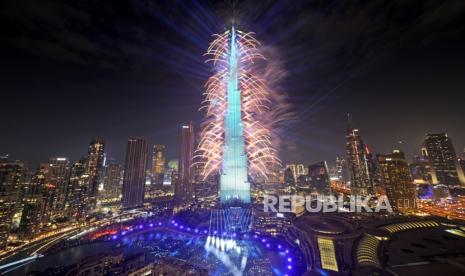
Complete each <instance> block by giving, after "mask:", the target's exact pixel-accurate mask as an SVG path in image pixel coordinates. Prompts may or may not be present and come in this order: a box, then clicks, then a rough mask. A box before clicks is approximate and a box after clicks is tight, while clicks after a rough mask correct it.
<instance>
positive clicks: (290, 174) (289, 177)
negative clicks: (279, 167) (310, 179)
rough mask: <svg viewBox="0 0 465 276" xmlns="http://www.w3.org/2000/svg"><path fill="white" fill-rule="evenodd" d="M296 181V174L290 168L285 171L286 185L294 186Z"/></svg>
mask: <svg viewBox="0 0 465 276" xmlns="http://www.w3.org/2000/svg"><path fill="white" fill-rule="evenodd" d="M295 182H296V179H295V178H294V173H293V172H292V170H291V168H290V167H288V168H287V169H285V170H284V183H285V184H286V185H287V186H294V185H295Z"/></svg>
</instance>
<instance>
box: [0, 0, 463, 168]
mask: <svg viewBox="0 0 465 276" xmlns="http://www.w3.org/2000/svg"><path fill="white" fill-rule="evenodd" d="M355 2H356V1H355ZM355 2H353V3H352V2H351V3H350V4H346V5H341V4H336V3H332V2H328V3H326V4H314V3H303V2H302V3H296V4H294V5H289V6H286V5H282V6H280V5H279V4H277V2H276V3H272V2H270V4H269V6H268V7H267V8H266V9H265V8H261V7H260V6H261V3H258V2H253V1H252V2H249V3H248V4H241V5H238V7H237V8H239V9H241V8H242V9H241V10H248V12H243V13H241V14H240V16H239V19H240V20H238V21H239V22H238V24H243V25H246V27H247V28H246V29H252V30H254V31H255V32H256V33H257V38H258V39H259V40H260V41H262V42H263V44H264V45H265V46H266V47H267V49H268V51H270V53H271V54H272V55H273V58H274V59H275V60H277V61H279V62H278V64H277V67H279V68H283V70H282V71H280V72H281V73H282V75H283V76H282V77H283V78H282V81H281V85H280V88H281V89H282V90H283V91H284V92H286V94H287V95H288V100H289V103H290V104H292V106H293V110H295V111H296V113H297V115H298V116H296V117H298V120H295V122H291V123H290V124H289V126H288V127H289V129H287V130H286V131H285V136H284V138H285V140H286V141H290V142H291V144H284V145H282V147H280V148H281V149H282V150H281V152H282V155H283V156H281V158H282V159H283V161H284V162H285V163H288V162H293V161H294V160H295V161H300V162H303V163H306V164H311V163H314V162H318V161H320V160H327V161H328V162H330V163H331V162H333V161H332V159H334V156H341V155H342V154H343V153H344V149H343V148H342V147H343V145H344V143H345V141H344V139H343V138H341V136H340V133H344V132H345V129H346V123H345V120H344V118H345V114H346V113H351V114H353V117H354V122H355V124H356V126H357V127H358V128H359V129H360V131H361V135H363V137H364V139H365V140H366V143H367V144H368V145H369V146H370V147H372V148H373V150H374V151H376V152H389V151H391V150H392V149H393V148H397V147H401V148H402V150H403V152H405V154H406V155H407V158H408V159H410V157H411V156H412V155H413V153H414V152H419V150H420V148H419V145H420V143H421V141H422V140H423V136H424V135H425V133H439V132H447V133H448V134H449V136H450V137H452V139H453V142H454V144H455V147H456V149H457V153H462V152H463V149H464V147H465V133H464V131H463V130H462V129H461V124H460V120H457V119H456V118H463V117H465V114H464V113H463V112H465V111H463V110H464V109H463V108H462V104H461V103H463V102H464V98H463V97H464V94H463V93H461V91H463V89H464V87H465V83H464V81H463V78H462V77H461V76H463V74H464V70H465V69H464V66H463V60H464V56H463V55H464V54H463V51H462V50H461V49H463V48H464V47H463V46H464V44H465V42H464V39H463V37H465V36H463V35H462V34H463V33H464V28H463V26H464V25H465V24H461V23H463V18H460V17H459V16H458V15H459V14H460V11H462V10H463V6H462V4H457V7H453V6H452V5H453V3H440V2H439V1H427V2H428V3H429V9H426V8H424V9H423V8H421V7H422V5H421V4H420V1H419V2H416V1H413V2H412V3H410V4H405V6H404V8H405V12H406V13H408V12H410V13H411V14H410V16H411V18H412V19H406V18H403V16H402V15H403V13H399V15H389V14H388V13H387V11H388V10H389V8H392V9H395V8H396V7H397V6H398V5H399V3H397V2H396V1H380V2H377V3H375V4H373V5H371V6H366V7H363V8H360V10H359V8H358V7H357V5H356V3H355ZM24 5H25V4H24V3H23V2H21V1H15V3H10V4H9V13H8V15H7V16H5V17H2V19H1V20H2V22H3V21H4V23H5V24H2V26H3V28H6V29H7V32H6V42H7V43H5V44H2V45H1V47H2V51H0V54H1V55H2V61H4V63H3V64H4V65H3V66H2V71H1V73H2V74H0V77H1V78H2V79H1V80H2V81H1V82H0V85H1V86H0V90H2V91H5V92H6V93H5V96H6V98H5V102H8V103H9V104H8V105H6V106H5V108H6V109H5V113H6V114H18V115H16V116H12V119H11V120H10V121H8V122H6V126H5V127H6V128H7V129H8V132H6V134H5V135H2V137H0V154H6V153H9V154H10V156H12V157H14V158H16V159H21V160H27V161H28V165H29V166H36V165H37V164H39V163H40V161H43V160H42V159H43V158H44V157H43V156H61V155H64V156H67V157H69V158H70V159H73V160H74V159H77V158H80V157H81V155H82V153H81V152H82V148H81V146H79V145H84V144H86V143H87V142H88V140H89V139H91V138H92V137H103V138H104V139H105V140H106V143H107V145H106V146H107V149H108V153H109V155H110V156H113V157H114V158H116V159H117V160H123V159H124V148H125V142H126V139H127V137H129V136H132V135H136V136H144V137H146V138H147V140H148V141H149V143H150V144H152V143H156V144H164V145H166V147H167V157H168V159H174V158H175V157H176V156H177V155H178V154H177V151H178V149H177V148H178V147H177V146H176V145H175V144H174V143H173V141H175V139H173V137H176V136H177V133H176V132H177V128H178V126H179V125H180V124H182V123H183V122H184V121H185V120H186V118H187V119H192V120H193V121H194V124H195V126H196V127H198V125H199V123H200V121H201V114H199V113H198V112H197V109H198V103H199V102H200V101H201V97H202V95H201V94H202V83H204V81H205V80H206V79H207V78H208V73H209V72H208V66H207V65H205V64H203V59H202V53H203V52H204V50H205V49H206V47H207V45H208V42H209V41H210V37H209V34H211V33H217V32H220V31H222V30H224V28H225V27H226V26H225V25H226V22H223V19H222V18H221V19H220V18H219V16H218V11H220V14H221V12H222V11H223V12H225V11H224V10H227V9H224V8H221V7H219V6H217V5H213V4H211V5H207V6H205V7H203V8H204V9H205V12H206V15H204V16H201V15H199V14H201V13H199V10H198V9H199V8H198V7H197V8H196V7H190V6H189V5H188V4H187V6H186V5H182V4H179V6H176V5H175V6H171V7H165V8H164V9H165V10H163V12H161V10H162V8H161V7H159V6H157V5H155V6H154V5H149V8H148V10H150V11H152V12H151V13H147V12H146V11H145V10H144V9H143V8H142V7H141V6H140V5H139V4H137V3H126V4H121V5H115V6H113V7H112V8H110V11H111V12H110V13H108V14H107V13H103V14H99V16H101V17H102V18H105V19H106V20H108V22H109V23H102V24H97V25H96V26H94V28H95V31H92V30H89V29H88V28H86V26H87V25H86V24H87V23H86V21H85V18H94V17H95V16H96V13H95V12H92V11H89V10H87V9H85V8H84V7H82V6H80V5H72V4H64V6H59V5H58V6H57V5H55V4H51V3H50V4H46V5H45V6H44V7H40V6H36V5H35V4H31V5H32V6H30V7H31V8H29V9H27V10H28V12H27V13H21V11H22V10H24V9H23V6H24ZM273 7H274V8H273ZM41 8H50V9H51V10H56V11H57V12H58V13H59V14H61V16H58V17H57V18H55V19H54V20H55V21H51V22H49V21H47V18H46V17H43V14H42V13H40V10H41ZM66 8H69V9H66ZM192 9H193V10H194V11H197V12H194V13H191V12H189V11H190V10H192ZM196 9H197V10H196ZM300 10H302V11H303V10H305V11H306V13H308V14H309V16H308V17H303V16H300V17H299V15H301V12H300ZM324 10H331V11H333V12H332V13H331V15H328V14H326V13H324ZM357 10H359V12H356V11H357ZM453 10H456V11H457V12H456V13H453V12H452V11H453ZM71 11H75V12H77V14H81V15H82V17H76V16H74V17H73V16H69V17H66V16H65V15H66V13H67V12H71ZM346 11H347V12H349V13H350V14H352V16H353V17H354V18H356V19H357V20H354V23H352V24H345V23H346V22H344V18H343V14H344V12H346ZM431 11H438V14H439V15H438V16H437V17H434V16H433V14H434V13H433V12H431ZM370 12H372V13H373V14H374V15H372V16H369V15H368V14H370ZM19 13H21V16H16V17H15V16H13V15H15V14H19ZM226 13H227V12H226ZM280 13H285V14H287V16H288V17H286V18H294V17H297V18H301V19H299V20H297V21H295V22H289V21H287V20H285V18H284V17H280V16H272V15H277V14H280ZM113 14H127V21H126V22H127V24H128V25H127V26H125V27H121V28H122V29H123V30H128V29H130V28H136V29H137V30H138V31H139V32H141V33H142V34H144V36H143V37H145V38H146V39H147V40H148V42H144V41H143V40H142V41H141V38H140V37H130V38H129V39H127V40H122V39H121V38H119V36H118V32H119V31H120V30H118V29H117V28H116V29H112V28H107V26H108V25H111V22H114V20H115V19H114V18H113ZM164 14H166V15H169V16H171V17H165V16H164ZM270 16H272V17H273V18H274V19H273V20H268V21H267V24H263V22H264V21H265V20H267V18H270ZM392 17H394V18H392ZM18 18H23V21H21V22H18ZM139 18H140V19H141V20H139ZM172 18H177V20H178V21H179V24H178V25H177V26H178V27H177V28H172V26H173V24H174V20H173V19H172ZM250 18H256V19H257V20H256V23H253V22H255V21H252V22H251V20H250ZM391 19H398V20H399V23H398V24H389V22H390V20H391ZM423 20H424V21H426V22H431V23H430V25H428V26H430V27H431V26H433V27H431V28H429V27H428V26H423V25H421V24H419V23H416V22H423ZM36 21H37V22H45V23H44V25H43V26H44V27H43V28H42V29H40V30H37V32H38V34H42V33H43V36H42V39H37V38H32V37H29V38H28V41H27V43H26V42H22V41H21V39H20V38H18V35H20V34H23V35H27V34H28V33H30V32H31V31H32V32H34V31H36V29H35V28H36V27H34V25H33V24H31V22H36ZM140 21H143V22H142V23H141V22H140ZM199 21H205V22H208V23H206V24H205V25H202V26H199V27H198V28H195V27H192V26H196V25H195V24H196V22H199ZM47 22H48V23H47ZM325 22H329V23H325ZM358 22H359V23H358ZM362 22H369V23H370V24H367V23H366V24H365V23H362ZM64 23H66V24H64ZM68 23H69V24H68ZM53 24H58V25H59V26H62V25H66V27H64V26H63V27H62V29H61V31H59V32H56V33H54V32H52V33H51V32H49V29H50V28H53ZM107 24H108V25H107ZM71 26H80V27H82V28H78V27H71ZM331 26H332V27H333V28H334V29H335V30H336V31H339V32H341V33H346V34H347V36H337V35H331V33H332V32H329V31H328V28H331ZM368 26H372V27H371V28H368ZM385 26H389V28H390V29H389V32H381V33H382V34H381V35H379V34H376V31H377V30H381V29H383V28H384V27H385ZM401 27H402V28H403V29H402V31H400V30H401ZM284 29H286V30H285V31H284ZM97 31H98V32H102V33H104V34H105V35H106V36H107V37H108V39H110V41H112V42H113V44H114V45H115V47H116V49H113V48H111V47H109V46H108V44H107V43H106V41H104V40H99V39H95V38H94V36H93V34H94V32H97ZM121 31H122V30H121ZM41 32H42V33H41ZM67 34H68V36H67ZM154 34H157V35H158V36H157V40H156V41H155V40H154V37H153V35H154ZM371 35H372V36H373V37H370V36H371ZM292 37H297V38H298V39H296V40H294V39H290V38H292ZM357 39H358V40H363V41H366V42H365V43H366V46H365V48H369V49H371V50H372V51H364V50H363V49H365V48H363V49H362V47H361V48H360V49H359V48H357V47H349V46H346V45H357V44H356V43H357ZM56 41H59V42H61V45H60V47H63V50H62V51H60V50H58V49H60V47H58V49H57V48H56V47H55V46H56ZM73 42H76V43H73ZM313 42H314V43H313ZM24 43H25V44H24ZM28 45H29V46H28ZM34 45H35V46H34ZM86 45H87V46H86ZM317 45H318V47H317ZM127 47H129V49H134V52H131V51H130V50H129V49H128V48H127ZM131 47H133V48H131ZM95 49H100V50H101V52H102V55H103V57H104V58H102V60H103V61H104V62H103V61H102V63H100V64H99V63H98V62H97V61H98V59H97V58H95V57H96V56H98V55H96V53H95ZM171 49H174V50H173V51H171ZM302 49H308V50H307V51H306V54H305V55H303V54H302ZM175 52H177V53H180V54H181V55H182V56H183V57H185V58H184V59H183V61H182V62H178V59H177V55H175V54H174V53H175ZM73 53H75V54H73ZM338 53H340V55H341V56H337V55H338ZM283 56H285V58H284V57H283ZM296 60H299V61H301V62H295V61H296ZM339 68H347V69H339ZM399 68H400V69H399ZM10 69H11V70H10ZM49 84H55V85H49ZM73 95H79V97H74V96H73ZM91 97H92V98H93V99H94V101H93V102H88V101H87V99H90V98H91ZM437 97H444V99H446V100H444V101H439V100H438V101H435V100H434V99H436V98H437ZM23 99H31V101H26V102H24V100H23ZM449 99H450V100H449ZM36 103H37V104H36ZM89 103H91V105H92V106H93V107H94V108H97V109H98V110H99V112H97V113H92V114H93V115H92V116H90V115H83V116H76V115H75V114H79V110H80V108H81V107H82V106H86V104H89ZM168 107H169V108H168ZM57 114H59V115H60V116H56V115H57ZM166 114H169V116H166ZM367 114H369V115H368V116H367ZM383 114H389V116H383ZM32 118H34V119H35V120H38V121H40V122H42V123H40V124H37V123H34V120H33V119H32ZM374 118H376V119H374ZM24 126H28V127H27V128H25V127H24ZM44 133H49V134H51V135H49V137H48V139H44V138H43V135H44ZM399 141H402V142H403V143H402V145H400V146H399V144H398V142H399ZM82 147H83V146H82Z"/></svg>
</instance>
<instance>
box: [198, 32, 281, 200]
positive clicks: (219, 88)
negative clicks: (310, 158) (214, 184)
mask: <svg viewBox="0 0 465 276" xmlns="http://www.w3.org/2000/svg"><path fill="white" fill-rule="evenodd" d="M213 37H214V40H213V42H212V43H211V44H210V46H209V48H208V50H207V53H206V54H205V55H206V56H207V57H208V59H207V61H206V62H210V63H212V65H213V69H214V72H215V73H214V74H213V76H212V77H210V79H209V80H208V81H207V83H206V85H205V87H206V91H205V93H204V96H205V99H204V101H203V102H202V107H201V108H200V109H201V110H204V111H205V113H206V120H205V121H204V123H203V125H202V130H201V134H200V135H201V139H200V142H199V146H198V149H197V151H196V154H195V156H194V159H195V160H196V162H195V164H201V165H202V167H203V171H202V173H203V177H204V179H206V178H208V177H209V176H211V175H213V174H215V173H217V172H220V173H221V180H220V183H221V189H220V197H221V201H222V202H225V201H229V200H240V201H243V202H246V203H247V202H250V183H249V181H248V176H249V174H250V175H252V176H255V175H257V176H261V177H264V178H267V176H268V174H269V168H270V167H273V166H272V165H276V164H279V163H280V160H279V159H278V157H277V154H276V150H275V149H274V148H273V147H272V145H271V131H270V130H269V129H268V128H267V127H265V124H263V123H261V121H260V114H261V113H262V112H265V111H267V110H269V109H270V107H269V105H270V104H271V100H270V99H269V98H270V92H269V90H268V87H267V84H266V81H265V79H264V78H263V77H261V76H260V74H258V73H256V72H254V69H253V64H254V62H256V61H258V60H260V59H264V56H263V55H262V54H261V53H260V51H259V46H260V43H259V42H258V41H257V40H256V39H255V38H254V37H253V33H246V32H242V31H239V30H235V28H234V27H233V28H232V29H231V30H228V31H226V32H224V33H223V34H215V35H214V36H213Z"/></svg>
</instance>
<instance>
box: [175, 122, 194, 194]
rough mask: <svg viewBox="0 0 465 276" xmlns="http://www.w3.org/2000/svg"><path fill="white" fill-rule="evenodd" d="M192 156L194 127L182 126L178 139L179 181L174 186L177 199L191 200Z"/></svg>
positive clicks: (191, 125) (192, 191)
mask: <svg viewBox="0 0 465 276" xmlns="http://www.w3.org/2000/svg"><path fill="white" fill-rule="evenodd" d="M193 154H194V125H193V124H192V122H190V123H189V124H187V125H182V127H181V135H180V137H179V166H178V168H179V171H178V172H179V181H178V182H177V183H176V184H175V195H176V197H177V198H179V199H185V200H191V199H192V197H193V195H194V187H193V185H192V176H193V175H192V172H193V167H192V158H193V157H192V156H193Z"/></svg>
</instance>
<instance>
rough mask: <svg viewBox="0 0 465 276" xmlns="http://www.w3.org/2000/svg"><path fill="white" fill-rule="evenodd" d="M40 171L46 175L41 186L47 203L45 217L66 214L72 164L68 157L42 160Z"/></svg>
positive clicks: (49, 217) (48, 218)
mask: <svg viewBox="0 0 465 276" xmlns="http://www.w3.org/2000/svg"><path fill="white" fill-rule="evenodd" d="M39 171H40V172H41V174H42V175H43V176H44V178H45V179H44V186H43V187H41V189H42V194H43V197H44V204H45V214H44V215H45V218H46V220H50V219H53V218H57V217H64V216H65V206H66V198H67V193H68V181H69V174H70V166H69V161H68V159H67V158H64V157H53V158H50V159H49V160H48V161H46V162H42V163H41V164H40V167H39Z"/></svg>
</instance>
